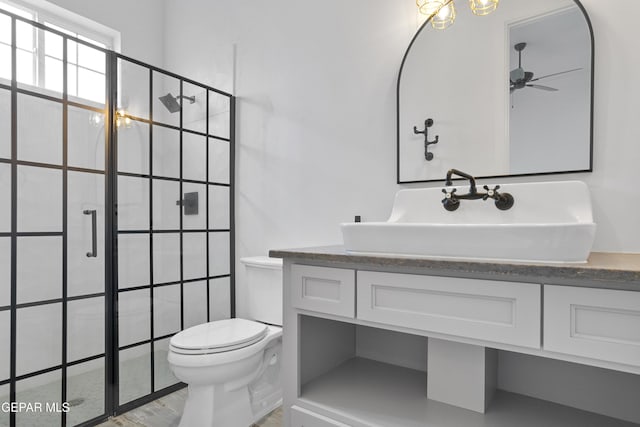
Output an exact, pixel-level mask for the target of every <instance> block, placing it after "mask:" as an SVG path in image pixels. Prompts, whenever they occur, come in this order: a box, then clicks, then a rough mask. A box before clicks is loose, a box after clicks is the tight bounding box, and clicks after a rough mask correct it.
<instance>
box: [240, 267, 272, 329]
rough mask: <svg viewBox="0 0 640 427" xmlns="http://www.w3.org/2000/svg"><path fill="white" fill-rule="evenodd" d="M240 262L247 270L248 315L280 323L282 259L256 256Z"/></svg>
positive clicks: (260, 319) (253, 318) (255, 318)
mask: <svg viewBox="0 0 640 427" xmlns="http://www.w3.org/2000/svg"><path fill="white" fill-rule="evenodd" d="M240 262H241V263H242V264H244V267H245V269H246V271H247V275H246V277H247V293H248V301H249V313H248V314H249V315H248V317H249V318H250V319H252V320H257V321H259V322H264V323H269V324H272V325H282V260H281V259H278V258H269V257H266V256H258V257H247V258H241V259H240Z"/></svg>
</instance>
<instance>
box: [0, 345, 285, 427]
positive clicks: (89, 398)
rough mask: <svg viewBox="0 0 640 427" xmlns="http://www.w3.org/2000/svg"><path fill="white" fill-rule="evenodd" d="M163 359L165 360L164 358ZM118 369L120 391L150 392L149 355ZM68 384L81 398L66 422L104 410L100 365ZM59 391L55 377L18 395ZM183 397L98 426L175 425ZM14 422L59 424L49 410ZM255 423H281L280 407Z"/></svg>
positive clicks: (41, 398) (39, 398) (268, 426)
mask: <svg viewBox="0 0 640 427" xmlns="http://www.w3.org/2000/svg"><path fill="white" fill-rule="evenodd" d="M162 359H163V358H162V357H159V358H157V359H156V361H159V360H162ZM164 359H166V357H165V358H164ZM100 364H101V363H100ZM156 368H158V367H156ZM163 368H164V367H163ZM167 368H168V366H167ZM120 369H121V371H122V372H126V375H122V376H121V378H122V381H123V382H122V384H121V390H122V391H123V392H125V391H126V396H129V397H131V398H136V397H140V396H144V395H146V394H148V393H149V379H148V375H149V357H148V355H146V356H142V357H137V358H133V359H130V360H127V361H125V362H122V363H121V365H120ZM167 379H168V378H167ZM71 384H73V387H68V396H67V400H68V401H72V400H74V399H82V403H80V404H79V405H77V406H73V407H72V408H71V410H70V411H69V413H68V414H67V425H69V426H72V425H75V424H77V423H80V422H83V421H86V420H89V419H92V418H95V417H97V416H99V415H101V414H102V413H103V412H104V411H103V408H104V395H103V393H104V371H103V369H102V368H101V369H95V370H92V371H88V372H85V373H82V374H78V375H75V376H74V377H73V380H72V383H71V381H70V383H69V385H71ZM71 389H73V390H71ZM60 390H61V384H60V381H59V380H56V381H52V382H49V383H47V384H45V385H41V386H38V387H34V388H32V389H31V390H27V391H23V392H22V393H20V394H19V397H18V400H19V401H22V402H46V401H53V400H55V398H56V397H57V396H60ZM186 397H187V390H186V389H182V390H179V391H177V392H174V393H172V394H169V395H167V396H165V397H162V398H160V399H157V400H155V401H153V402H150V403H148V404H146V405H144V406H141V407H139V408H136V409H134V410H132V411H129V412H127V413H125V414H122V415H120V416H118V417H114V418H111V419H110V420H108V421H106V422H104V423H102V424H100V427H174V426H177V425H178V423H179V421H180V415H181V414H182V409H183V407H184V401H185V399H186ZM8 400H9V396H0V402H5V401H8ZM128 400H132V399H128ZM4 415H6V414H0V427H9V424H8V422H9V421H8V417H4ZM16 421H17V423H16V424H17V426H19V427H54V426H55V427H58V426H60V415H58V414H51V413H30V414H26V413H23V414H19V416H17V417H16ZM257 426H259V427H280V426H282V411H281V410H280V409H278V410H276V411H274V412H273V413H272V414H270V415H269V416H267V417H265V418H264V419H263V420H261V421H260V422H259V423H258V424H257Z"/></svg>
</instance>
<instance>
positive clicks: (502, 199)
mask: <svg viewBox="0 0 640 427" xmlns="http://www.w3.org/2000/svg"><path fill="white" fill-rule="evenodd" d="M452 175H457V176H460V177H462V178H466V179H468V180H469V192H468V193H467V194H456V189H455V188H454V189H452V190H451V191H447V189H446V188H443V189H442V192H443V193H444V195H445V196H444V199H442V205H443V206H444V208H445V209H446V210H448V211H450V212H453V211H455V210H456V209H458V208H459V207H460V200H479V199H482V200H487V199H493V200H495V205H496V207H497V208H498V209H500V210H501V211H506V210H509V209H511V207H512V206H513V203H514V199H513V196H512V195H511V194H509V193H498V189H499V188H500V186H499V185H496V186H495V187H494V188H492V189H490V188H489V187H488V186H486V185H485V186H484V187H483V188H484V189H485V190H486V192H485V193H479V192H478V189H477V187H476V179H475V178H474V177H472V176H471V175H469V174H468V173H464V172H462V171H459V170H457V169H449V171H448V172H447V178H446V180H445V183H444V185H445V186H447V187H450V186H451V185H453V183H452V181H451V176H452Z"/></svg>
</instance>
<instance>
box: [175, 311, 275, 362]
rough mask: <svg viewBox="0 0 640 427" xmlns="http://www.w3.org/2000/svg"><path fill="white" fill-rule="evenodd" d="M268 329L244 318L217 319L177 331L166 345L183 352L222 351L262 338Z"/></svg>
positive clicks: (210, 352)
mask: <svg viewBox="0 0 640 427" xmlns="http://www.w3.org/2000/svg"><path fill="white" fill-rule="evenodd" d="M268 330H269V328H268V327H267V325H265V324H263V323H259V322H254V321H251V320H247V319H237V318H236V319H225V320H216V321H214V322H209V323H204V324H202V325H197V326H193V327H191V328H188V329H185V330H184V331H182V332H179V333H177V334H176V335H174V336H173V337H172V338H171V341H170V343H169V347H170V349H171V351H173V352H175V353H178V354H186V355H199V354H214V353H223V352H228V351H233V350H238V349H241V348H244V347H248V346H250V345H252V344H255V343H257V342H259V341H261V340H262V339H264V337H265V336H266V335H267V332H268Z"/></svg>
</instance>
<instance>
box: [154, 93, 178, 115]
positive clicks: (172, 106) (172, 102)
mask: <svg viewBox="0 0 640 427" xmlns="http://www.w3.org/2000/svg"><path fill="white" fill-rule="evenodd" d="M158 99H159V100H160V102H162V105H164V106H165V107H166V108H167V110H169V112H170V113H177V112H178V111H180V104H179V103H178V100H177V98H176V97H175V96H173V95H171V93H168V94H166V95H164V96H160V97H158Z"/></svg>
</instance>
